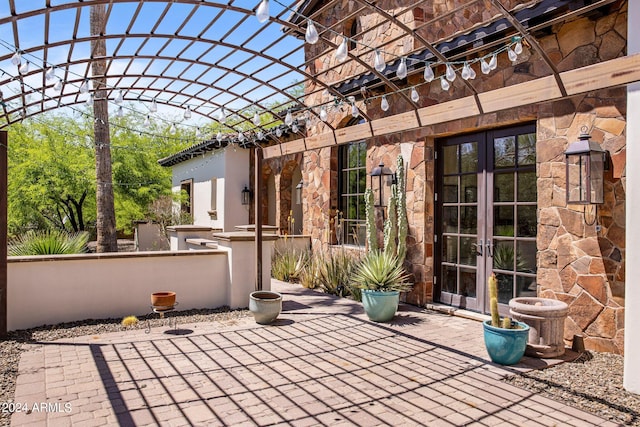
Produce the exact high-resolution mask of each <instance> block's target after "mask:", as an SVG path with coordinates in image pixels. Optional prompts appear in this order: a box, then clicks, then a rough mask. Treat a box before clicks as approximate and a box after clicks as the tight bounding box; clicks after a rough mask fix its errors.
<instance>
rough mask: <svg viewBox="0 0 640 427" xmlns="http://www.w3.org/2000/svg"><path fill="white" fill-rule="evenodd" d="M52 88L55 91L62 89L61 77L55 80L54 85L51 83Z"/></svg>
mask: <svg viewBox="0 0 640 427" xmlns="http://www.w3.org/2000/svg"><path fill="white" fill-rule="evenodd" d="M53 90H55V91H56V92H60V91H61V90H62V79H61V78H58V81H57V82H56V84H55V85H53Z"/></svg>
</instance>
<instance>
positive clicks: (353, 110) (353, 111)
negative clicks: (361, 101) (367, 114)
mask: <svg viewBox="0 0 640 427" xmlns="http://www.w3.org/2000/svg"><path fill="white" fill-rule="evenodd" d="M351 115H352V116H353V117H354V118H357V117H358V116H360V111H358V107H357V106H356V103H355V102H352V103H351Z"/></svg>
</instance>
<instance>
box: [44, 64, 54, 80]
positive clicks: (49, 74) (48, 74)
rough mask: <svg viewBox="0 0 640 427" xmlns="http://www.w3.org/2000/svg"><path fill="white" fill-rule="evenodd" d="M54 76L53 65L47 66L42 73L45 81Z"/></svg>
mask: <svg viewBox="0 0 640 427" xmlns="http://www.w3.org/2000/svg"><path fill="white" fill-rule="evenodd" d="M55 77H56V70H55V69H54V68H53V67H49V68H48V69H47V71H46V72H45V73H44V78H45V79H46V80H47V81H51V80H53V79H55Z"/></svg>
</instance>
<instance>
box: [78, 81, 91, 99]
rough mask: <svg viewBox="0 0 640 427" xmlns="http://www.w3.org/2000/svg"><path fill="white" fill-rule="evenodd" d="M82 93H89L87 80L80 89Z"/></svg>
mask: <svg viewBox="0 0 640 427" xmlns="http://www.w3.org/2000/svg"><path fill="white" fill-rule="evenodd" d="M78 90H79V91H80V93H81V94H83V95H84V94H85V93H87V92H89V81H88V80H87V79H85V80H84V81H83V82H82V84H81V85H80V89H78Z"/></svg>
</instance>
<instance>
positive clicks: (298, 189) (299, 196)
mask: <svg viewBox="0 0 640 427" xmlns="http://www.w3.org/2000/svg"><path fill="white" fill-rule="evenodd" d="M302 187H303V184H302V180H300V182H299V183H298V185H296V205H300V204H302Z"/></svg>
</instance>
